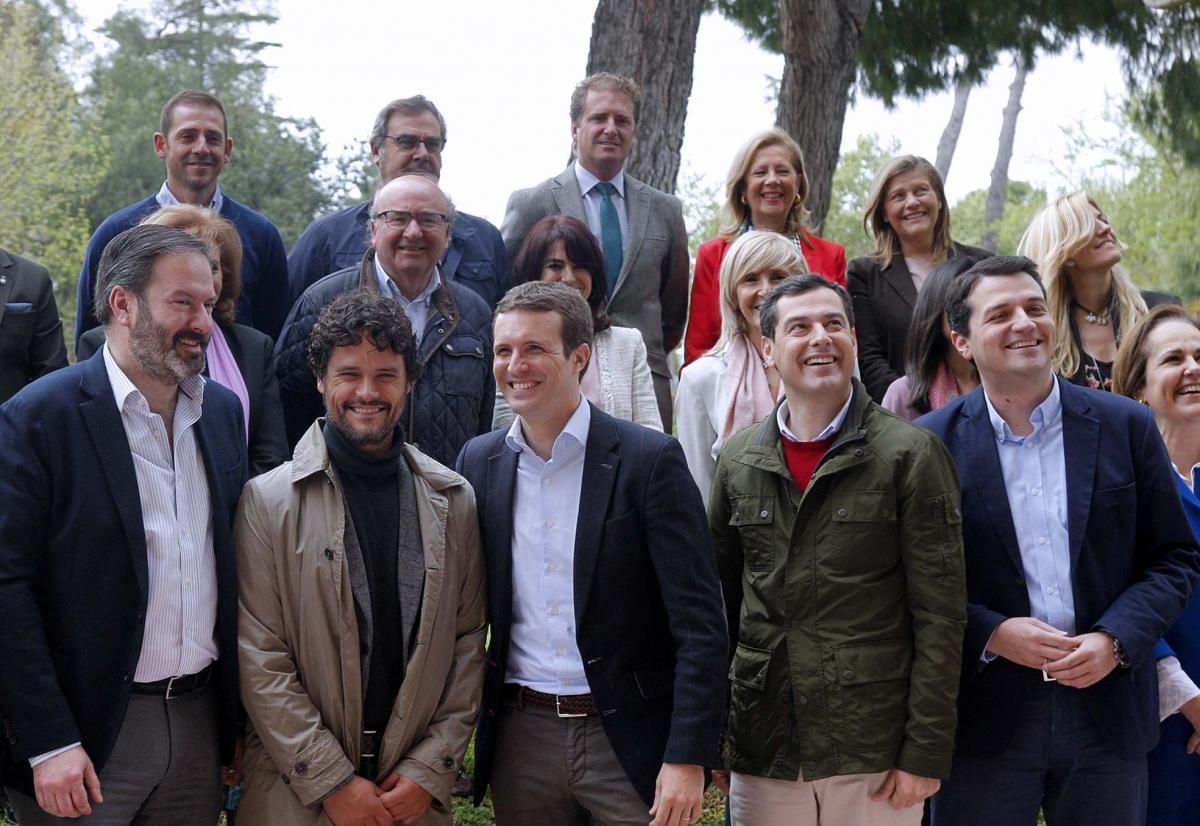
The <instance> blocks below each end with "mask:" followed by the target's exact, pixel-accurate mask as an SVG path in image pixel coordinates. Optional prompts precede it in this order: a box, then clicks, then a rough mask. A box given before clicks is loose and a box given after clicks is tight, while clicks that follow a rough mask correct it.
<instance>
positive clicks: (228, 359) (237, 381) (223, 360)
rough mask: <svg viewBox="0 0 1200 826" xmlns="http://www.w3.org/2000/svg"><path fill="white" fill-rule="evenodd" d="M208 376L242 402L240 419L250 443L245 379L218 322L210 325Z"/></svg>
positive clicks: (207, 353)
mask: <svg viewBox="0 0 1200 826" xmlns="http://www.w3.org/2000/svg"><path fill="white" fill-rule="evenodd" d="M205 355H206V356H207V357H208V377H209V378H210V379H212V380H213V381H215V382H216V383H217V384H220V385H223V386H225V387H228V388H229V389H230V390H232V391H233V393H234V395H236V396H237V397H238V399H239V400H240V401H241V402H242V419H243V421H245V423H246V444H249V443H250V394H249V392H248V391H247V390H246V380H245V379H244V378H242V370H241V368H240V367H238V364H237V361H236V360H235V359H234V357H233V351H232V350H230V349H229V342H228V341H226V340H225V332H224V331H223V330H222V329H221V325H220V324H214V325H213V326H212V338H211V339H209V341H208V350H207V351H205Z"/></svg>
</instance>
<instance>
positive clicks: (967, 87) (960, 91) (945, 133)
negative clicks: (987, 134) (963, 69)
mask: <svg viewBox="0 0 1200 826" xmlns="http://www.w3.org/2000/svg"><path fill="white" fill-rule="evenodd" d="M974 85H975V84H973V83H972V82H971V81H969V80H967V79H966V78H965V77H964V78H960V79H959V81H958V85H957V86H955V87H954V108H953V109H951V110H950V120H948V121H946V128H945V129H943V130H942V137H941V140H939V141H938V149H937V163H935V164H934V166H936V167H937V171H938V174H940V175H941V176H942V182H943V183H945V181H946V179H947V178H949V177H950V162H951V161H953V160H954V150H955V148H956V147H957V146H958V135H959V133H960V132H962V125H963V118H964V117H965V116H966V114H967V99H968V98H970V97H971V89H972V87H974Z"/></svg>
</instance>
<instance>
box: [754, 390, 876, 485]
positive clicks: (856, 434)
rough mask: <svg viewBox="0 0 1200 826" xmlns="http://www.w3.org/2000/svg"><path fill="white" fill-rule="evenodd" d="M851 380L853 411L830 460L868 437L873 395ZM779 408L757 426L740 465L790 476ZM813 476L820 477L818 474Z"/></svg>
mask: <svg viewBox="0 0 1200 826" xmlns="http://www.w3.org/2000/svg"><path fill="white" fill-rule="evenodd" d="M850 381H851V391H850V409H849V410H848V411H846V418H845V419H843V420H842V426H841V427H839V428H838V430H837V432H836V433H835V434H834V436H833V443H832V444H830V446H829V450H827V451H826V452H825V456H826V457H832V456H834V455H835V454H836V453H837V452H838V451H839V450H840V449H841V448H842V446H843V445H846V444H847V443H849V442H854V441H858V440H861V439H864V438H866V427H865V424H864V421H863V420H864V418H865V417H866V414H867V410H868V408H870V406H871V395H870V394H869V393H868V392H867V388H866V387H864V386H863V383H862V382H861V381H859V380H858V379H854V378H852V379H851V380H850ZM784 404H787V399H786V398H784V399H781V400H780V402H779V405H784ZM779 405H776V406H775V409H774V410H773V411H772V412H771V415H769V416H767V418H765V419H763V421H762V422H761V423H759V424H758V425H756V427H758V429H759V430H758V436H757V438H755V439H754V440H753V441H752V442H750V443H749V444H748V445H747V446H746V447H745V448H744V449H743V450H742V452H741V453H739V454H738V455H737V457H736V458H737V460H738V461H739V462H742V463H743V464H747V465H750V466H751V467H756V468H758V469H759V470H765V471H767V472H768V473H774V474H777V475H780V476H790V471H789V470H788V469H787V460H786V459H785V458H784V456H783V434H781V433H780V432H779V419H778V413H779ZM856 458H857V457H856ZM824 464H826V459H822V460H821V465H824ZM813 475H814V477H815V476H816V474H815V473H814V474H813Z"/></svg>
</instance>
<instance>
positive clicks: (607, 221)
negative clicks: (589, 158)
mask: <svg viewBox="0 0 1200 826" xmlns="http://www.w3.org/2000/svg"><path fill="white" fill-rule="evenodd" d="M596 189H597V190H599V192H600V246H601V247H602V248H603V249H604V261H605V263H606V264H608V299H609V301H611V300H612V296H613V291H614V290H615V289H616V288H617V279H618V278H619V277H620V276H621V265H622V264H623V263H624V262H625V250H624V248H623V247H622V245H621V219H620V218H619V217H617V205H616V204H614V203H613V199H612V196H613V193H614V192H616V191H617V188H616V187H615V186H613V185H612V184H611V183H609V182H608V181H601V182H600V183H598V184H596Z"/></svg>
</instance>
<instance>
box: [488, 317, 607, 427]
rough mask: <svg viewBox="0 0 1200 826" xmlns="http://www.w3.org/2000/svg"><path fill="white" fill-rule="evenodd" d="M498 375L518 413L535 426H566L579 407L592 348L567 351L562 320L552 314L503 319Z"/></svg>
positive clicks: (495, 348)
mask: <svg viewBox="0 0 1200 826" xmlns="http://www.w3.org/2000/svg"><path fill="white" fill-rule="evenodd" d="M494 336H495V340H494V343H493V345H492V352H493V361H492V373H493V374H494V375H495V378H496V387H498V388H499V389H500V393H501V394H502V395H503V396H504V398H505V400H506V401H508V404H509V407H511V408H512V411H513V413H515V414H516V415H518V416H520V417H521V419H522V420H523V421H525V422H528V423H530V424H534V425H536V424H538V423H540V422H543V421H545V422H559V421H566V420H567V419H568V418H569V417H570V416H571V413H572V412H573V411H574V410H575V408H576V406H577V405H578V404H579V377H580V376H581V375H582V373H583V370H584V367H585V366H586V365H587V362H588V357H589V356H590V355H591V348H590V347H589V346H588V345H587V344H580V345H579V346H578V347H576V348H575V350H574V351H572V352H569V353H568V352H565V351H564V350H565V348H564V346H563V329H562V317H561V316H559V314H558V313H556V312H551V311H548V310H513V311H511V312H506V313H499V314H498V315H497V316H496V321H495V327H494Z"/></svg>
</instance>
